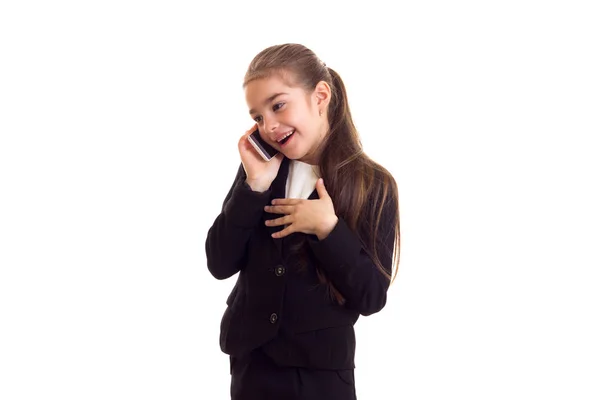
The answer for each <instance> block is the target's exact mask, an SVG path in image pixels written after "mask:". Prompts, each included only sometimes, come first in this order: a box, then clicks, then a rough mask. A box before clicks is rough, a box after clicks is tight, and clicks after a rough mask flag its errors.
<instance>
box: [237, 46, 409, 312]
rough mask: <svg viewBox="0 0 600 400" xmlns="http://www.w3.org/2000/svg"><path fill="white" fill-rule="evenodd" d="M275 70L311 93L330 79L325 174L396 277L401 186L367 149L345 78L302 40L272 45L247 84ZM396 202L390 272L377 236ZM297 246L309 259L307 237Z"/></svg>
mask: <svg viewBox="0 0 600 400" xmlns="http://www.w3.org/2000/svg"><path fill="white" fill-rule="evenodd" d="M275 74H278V75H281V76H282V78H284V79H286V80H289V78H290V77H291V79H292V80H293V82H291V83H290V82H288V84H289V85H290V86H298V87H302V88H304V89H305V91H306V93H307V94H309V93H312V92H313V90H314V89H315V87H316V86H317V84H318V83H319V82H321V81H325V82H327V84H329V86H330V88H331V101H330V103H329V106H328V116H329V132H328V134H327V135H326V136H325V138H324V139H323V141H322V143H321V145H320V149H319V152H320V159H319V161H318V165H319V169H320V172H321V177H322V178H323V181H324V182H325V185H326V188H327V192H328V193H329V195H330V196H331V199H332V202H333V204H334V207H335V211H336V214H337V215H338V216H339V217H341V218H343V219H344V221H346V223H347V224H348V227H349V228H350V229H351V230H352V231H353V232H355V233H356V234H357V235H358V237H359V239H360V241H361V243H362V245H363V248H364V249H365V251H366V253H367V254H368V255H369V256H370V257H371V259H372V260H373V262H374V263H375V265H376V266H377V268H378V269H379V271H380V272H381V273H382V274H384V275H385V276H386V277H387V278H388V279H391V281H392V282H393V280H394V279H395V277H396V275H397V273H398V265H399V261H400V216H399V210H398V188H397V185H396V181H395V180H394V178H393V176H392V175H391V174H390V173H389V171H387V170H386V169H385V168H384V167H382V166H381V165H379V164H378V163H376V162H375V161H373V160H372V159H371V158H369V157H368V156H367V155H366V154H365V153H364V152H363V149H362V144H361V141H360V138H359V135H358V131H357V130H356V127H355V126H354V122H353V121H352V115H351V113H350V107H349V105H348V97H347V94H346V87H345V86H344V83H343V81H342V78H341V77H340V76H339V75H338V73H337V72H335V71H334V70H333V69H332V68H330V67H327V66H326V65H325V64H324V63H323V62H322V61H321V60H320V59H319V58H318V57H317V56H316V55H315V53H314V52H313V51H312V50H310V49H308V48H306V47H305V46H303V45H301V44H295V43H287V44H281V45H275V46H271V47H268V48H266V49H264V50H262V51H261V52H260V53H258V54H257V55H256V56H255V57H254V59H253V60H252V62H251V63H250V65H249V67H248V70H247V72H246V75H245V77H244V84H243V86H244V87H245V86H246V85H247V84H248V83H250V82H251V81H254V80H256V79H262V78H266V77H269V76H272V75H275ZM390 202H392V204H393V205H394V206H395V215H394V216H393V221H392V222H393V226H394V232H393V235H394V247H393V249H388V250H391V251H393V254H394V256H393V261H392V270H390V271H388V270H387V269H386V268H384V266H383V265H382V263H381V261H380V258H379V255H378V254H377V247H378V243H380V242H381V241H383V239H384V238H379V237H377V236H378V235H377V232H378V227H379V224H380V222H381V216H382V212H383V209H384V205H385V204H389V203H390ZM305 240H306V238H305ZM300 249H304V251H303V252H302V251H300ZM296 251H297V253H298V255H299V256H300V259H302V258H304V259H306V257H307V256H308V254H307V252H306V243H305V241H303V242H301V243H300V245H299V246H297V248H296ZM392 271H393V272H394V274H393V278H394V279H392ZM317 275H318V277H319V280H320V281H321V283H324V284H327V286H328V289H329V293H330V295H331V297H332V298H333V299H335V300H336V301H337V302H338V303H340V304H343V303H344V298H343V296H342V295H341V294H340V293H339V291H338V290H337V289H336V288H335V287H334V286H333V285H332V284H331V282H330V280H329V279H328V278H327V276H326V274H325V272H324V271H323V270H322V269H321V268H319V267H317Z"/></svg>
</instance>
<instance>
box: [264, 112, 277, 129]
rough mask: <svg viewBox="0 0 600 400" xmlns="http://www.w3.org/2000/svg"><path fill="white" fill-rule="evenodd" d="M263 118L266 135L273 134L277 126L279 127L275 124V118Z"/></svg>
mask: <svg viewBox="0 0 600 400" xmlns="http://www.w3.org/2000/svg"><path fill="white" fill-rule="evenodd" d="M263 118H264V122H265V130H266V131H267V132H268V133H272V132H275V130H276V129H277V126H278V125H279V123H278V122H277V119H276V118H274V117H273V118H271V117H270V116H269V117H266V116H265V117H263Z"/></svg>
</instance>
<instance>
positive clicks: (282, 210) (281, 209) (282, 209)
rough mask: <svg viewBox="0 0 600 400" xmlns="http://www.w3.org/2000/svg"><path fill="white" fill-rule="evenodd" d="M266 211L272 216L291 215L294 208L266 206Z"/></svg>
mask: <svg viewBox="0 0 600 400" xmlns="http://www.w3.org/2000/svg"><path fill="white" fill-rule="evenodd" d="M265 211H266V212H270V213H272V214H291V213H292V212H293V211H294V206H265Z"/></svg>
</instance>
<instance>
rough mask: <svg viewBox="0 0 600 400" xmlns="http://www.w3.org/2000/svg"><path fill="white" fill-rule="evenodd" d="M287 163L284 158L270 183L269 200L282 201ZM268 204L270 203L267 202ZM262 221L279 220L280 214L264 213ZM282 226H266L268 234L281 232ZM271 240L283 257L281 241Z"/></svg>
mask: <svg viewBox="0 0 600 400" xmlns="http://www.w3.org/2000/svg"><path fill="white" fill-rule="evenodd" d="M289 163H290V160H289V159H288V158H287V157H284V158H283V160H282V161H281V165H280V166H279V172H278V173H277V176H276V177H275V179H274V180H273V182H272V183H271V200H273V199H283V198H285V184H286V182H287V177H288V173H289ZM269 204H270V202H269ZM263 215H264V218H263V219H264V220H265V221H266V220H268V219H275V218H280V217H281V214H272V213H269V212H266V211H265V212H264V214H263ZM283 228H284V227H283V225H280V226H268V227H267V231H268V232H269V234H273V233H275V232H279V231H280V230H283ZM272 240H273V241H274V242H275V246H276V247H277V251H278V252H279V255H280V256H283V253H282V250H281V247H282V243H281V242H282V239H275V238H272Z"/></svg>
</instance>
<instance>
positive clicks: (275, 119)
mask: <svg viewBox="0 0 600 400" xmlns="http://www.w3.org/2000/svg"><path fill="white" fill-rule="evenodd" d="M245 91H246V103H247V104H248V109H249V110H250V117H251V118H252V119H253V120H254V121H255V122H256V123H257V125H258V129H259V133H260V136H261V137H262V138H263V139H264V140H265V141H267V143H269V144H270V145H271V146H273V147H274V148H275V149H277V150H279V151H280V152H281V153H283V154H284V155H285V156H286V157H287V158H289V159H293V160H300V161H303V162H306V163H308V164H312V165H316V164H317V159H318V154H317V148H318V146H319V144H320V143H321V141H322V140H323V138H324V137H325V134H326V133H327V131H328V128H329V123H328V121H327V105H328V103H329V99H330V89H329V85H327V83H325V82H319V84H318V85H317V87H316V88H315V90H314V91H313V93H306V92H305V91H304V89H302V88H300V87H291V86H288V85H287V84H286V83H285V82H284V81H283V80H282V79H281V77H280V76H278V75H276V74H275V75H273V76H271V77H268V78H263V79H257V80H254V81H252V82H250V83H249V84H248V85H246V88H245ZM319 110H322V115H321V116H320V115H319ZM290 133H291V135H290Z"/></svg>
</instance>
